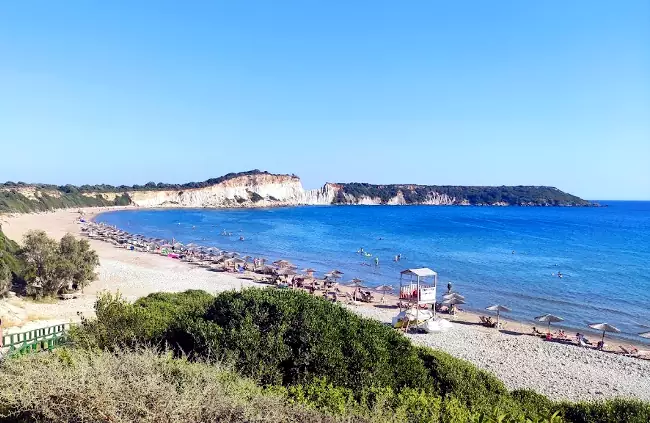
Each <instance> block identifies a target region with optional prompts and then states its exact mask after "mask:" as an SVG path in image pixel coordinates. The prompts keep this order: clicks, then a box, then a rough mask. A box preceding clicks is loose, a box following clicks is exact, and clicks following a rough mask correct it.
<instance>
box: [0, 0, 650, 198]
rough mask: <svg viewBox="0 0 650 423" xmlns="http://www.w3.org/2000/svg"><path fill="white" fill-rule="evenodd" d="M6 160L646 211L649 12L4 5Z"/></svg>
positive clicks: (102, 178) (13, 166)
mask: <svg viewBox="0 0 650 423" xmlns="http://www.w3.org/2000/svg"><path fill="white" fill-rule="evenodd" d="M0 159H1V160H0V180H13V181H18V180H22V181H26V182H48V183H56V184H62V183H75V184H82V183H112V184H122V183H124V184H133V183H146V182H148V181H150V180H154V181H164V182H187V181H192V180H204V179H207V178H210V177H216V176H220V175H222V174H224V173H227V172H231V171H243V170H249V169H253V168H259V169H266V170H269V171H272V172H280V173H296V174H298V175H299V176H301V177H302V179H303V183H304V185H305V186H306V187H308V188H312V187H316V186H319V185H321V184H322V183H324V182H326V181H341V182H345V181H365V182H374V183H390V182H409V183H410V182H412V183H424V184H457V185H465V184H466V185H503V184H506V185H509V184H516V185H519V184H525V185H528V184H533V185H553V186H557V187H558V188H560V189H563V190H566V191H569V192H572V193H574V194H577V195H580V196H582V197H584V198H588V199H650V2H648V1H647V0H638V1H635V0H621V1H611V0H606V1H598V0H585V1H573V0H572V1H565V0H561V1H560V0H557V1H550V0H549V1H521V0H513V1H499V0H494V1H479V0H474V1H462V0H461V1H431V0H428V1H389V2H382V1H368V2H364V1H334V0H327V1H308V0H302V1H295V2H288V1H281V0H273V1H267V0H260V1H257V2H251V1H245V0H237V1H223V2H217V1H182V2H181V1H160V0H156V1H114V0H111V1H101V2H100V1H89V0H82V1H70V0H66V1H56V2H55V1H45V0H44V1H29V0H21V1H5V2H2V4H0Z"/></svg>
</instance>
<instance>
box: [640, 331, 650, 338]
mask: <svg viewBox="0 0 650 423" xmlns="http://www.w3.org/2000/svg"><path fill="white" fill-rule="evenodd" d="M639 336H640V337H641V338H648V339H650V332H643V333H640V334H639Z"/></svg>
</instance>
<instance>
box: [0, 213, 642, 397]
mask: <svg viewBox="0 0 650 423" xmlns="http://www.w3.org/2000/svg"><path fill="white" fill-rule="evenodd" d="M100 211H101V210H98V209H86V210H85V213H86V217H87V218H90V217H92V216H93V215H95V214H97V213H98V212H100ZM78 216H79V214H78V212H77V209H70V210H60V211H56V212H49V213H40V214H18V215H12V216H3V217H2V222H3V224H2V229H3V231H4V233H5V234H6V235H7V236H8V237H9V238H12V239H14V240H16V241H20V240H21V239H22V236H23V235H24V233H25V232H27V231H28V230H30V229H42V230H44V231H46V232H47V233H48V235H50V236H52V237H55V238H57V239H58V238H60V237H61V236H63V235H65V234H66V233H68V232H69V233H72V234H75V235H77V236H81V235H80V225H79V224H78V223H75V220H76V218H77V217H78ZM89 241H90V243H91V245H92V247H93V248H94V249H95V250H96V251H97V253H98V255H99V257H100V262H101V266H100V267H99V269H98V275H99V277H98V279H97V280H96V281H95V282H93V283H92V284H91V285H90V286H88V287H87V288H86V289H85V290H84V293H83V294H81V295H80V296H79V297H78V298H76V299H71V300H66V301H58V302H54V303H35V302H32V301H28V300H23V299H19V298H9V299H6V300H2V301H0V317H2V319H3V321H5V322H10V325H14V326H15V328H13V330H14V331H16V330H23V329H24V328H25V327H26V326H25V325H29V326H28V327H41V326H46V325H48V324H53V323H58V322H68V321H76V320H78V319H79V316H78V312H81V313H83V315H85V316H92V314H93V305H94V302H95V299H96V296H97V294H98V293H100V292H102V291H110V292H116V291H119V292H120V293H121V294H122V295H123V296H124V297H125V298H127V299H128V300H135V299H136V298H139V297H141V296H144V295H147V294H149V293H152V292H157V291H170V292H175V291H184V290H187V289H202V290H205V291H207V292H210V293H218V292H221V291H225V290H230V289H241V288H242V287H252V286H267V285H260V284H257V283H254V282H252V281H250V280H246V279H244V278H240V277H237V276H235V275H233V274H228V273H217V272H209V271H206V270H205V269H202V268H197V267H193V266H191V265H189V264H187V263H183V262H180V261H178V260H173V259H170V258H167V257H162V256H157V255H153V254H146V253H138V252H133V251H128V250H126V249H123V248H117V247H115V246H113V245H111V244H108V243H105V242H101V241H98V240H92V239H91V240H89ZM349 307H350V308H351V309H353V310H355V311H356V312H358V313H360V314H362V315H364V316H366V317H371V318H375V319H378V320H380V321H384V322H389V321H390V319H391V318H392V317H393V316H394V315H395V314H396V313H397V310H396V309H394V308H387V307H375V306H372V305H365V304H364V305H357V306H349ZM477 321H478V319H477V316H476V315H473V314H470V313H460V315H459V316H458V317H457V322H456V323H454V324H453V328H452V329H451V330H450V331H448V332H446V333H442V334H409V335H408V336H409V337H410V338H411V339H412V340H413V342H415V343H417V344H421V345H427V346H431V347H433V348H436V349H439V350H443V351H446V352H448V353H450V354H452V355H454V356H456V357H459V358H463V359H466V360H468V361H470V362H472V363H474V364H475V365H477V366H478V367H480V368H482V369H485V370H488V371H490V372H493V373H494V374H495V375H496V376H497V377H499V378H500V379H501V380H503V381H504V382H505V384H506V385H507V386H508V387H509V388H511V389H518V388H529V389H534V390H536V391H538V392H540V393H542V394H545V395H547V396H549V397H550V398H553V399H568V400H588V399H602V398H612V397H617V396H621V397H631V398H639V399H643V400H650V361H648V360H641V359H636V358H630V357H625V356H622V355H619V354H614V353H611V352H602V351H596V350H591V349H585V348H580V347H577V346H575V345H565V344H560V343H554V342H546V341H544V340H542V339H540V338H537V337H533V336H528V335H525V333H528V332H530V327H529V326H527V325H524V324H521V323H517V322H509V323H508V325H507V329H508V330H507V331H501V332H500V331H497V330H495V329H489V328H486V327H483V326H480V325H478V324H476V322H477ZM11 330H12V329H8V330H6V331H5V332H6V333H8V332H10V331H11ZM585 332H586V333H590V332H589V331H585ZM592 333H593V332H592ZM590 338H593V339H595V338H596V335H595V333H594V334H593V335H592V336H590ZM607 343H608V347H609V348H610V349H618V345H619V344H620V345H629V344H628V343H627V342H621V341H613V340H608V342H607ZM639 349H650V348H648V347H647V346H645V347H643V346H640V348H639Z"/></svg>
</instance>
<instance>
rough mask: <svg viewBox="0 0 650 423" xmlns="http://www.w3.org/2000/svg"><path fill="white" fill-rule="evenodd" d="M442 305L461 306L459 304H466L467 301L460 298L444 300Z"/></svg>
mask: <svg viewBox="0 0 650 423" xmlns="http://www.w3.org/2000/svg"><path fill="white" fill-rule="evenodd" d="M442 303H443V304H444V305H459V304H465V301H464V300H461V299H460V298H449V299H446V300H444V301H443V302H442Z"/></svg>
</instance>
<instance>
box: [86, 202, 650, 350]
mask: <svg viewBox="0 0 650 423" xmlns="http://www.w3.org/2000/svg"><path fill="white" fill-rule="evenodd" d="M605 203H606V204H609V207H603V208H534V207H530V208H528V207H431V206H429V207H427V206H409V207H391V206H339V207H334V206H332V207H294V208H277V209H260V210H257V209H241V210H239V209H237V210H208V209H189V210H188V209H178V210H176V209H174V210H129V211H117V212H110V213H105V214H102V215H100V216H98V218H97V219H96V220H97V221H99V222H105V223H107V224H111V225H116V226H117V227H119V228H121V229H124V230H126V231H129V232H131V233H137V234H143V235H147V236H152V237H160V238H166V239H171V238H172V237H173V238H175V239H176V240H177V241H180V242H184V243H190V242H193V243H197V244H200V245H206V246H216V247H219V248H221V249H225V250H229V251H238V252H240V253H242V254H247V255H251V256H255V257H261V256H263V257H267V258H269V259H273V260H275V259H279V258H284V259H288V260H290V261H292V262H294V263H295V264H297V265H298V266H300V268H303V267H307V266H310V267H313V268H315V269H317V270H318V271H320V272H327V271H329V270H331V269H334V268H336V269H339V270H341V271H343V272H344V273H345V275H344V278H343V279H342V281H346V280H349V279H352V278H353V277H359V278H361V279H363V280H365V281H366V283H367V284H368V285H369V286H372V285H379V284H385V283H387V284H392V285H396V284H398V283H399V282H398V281H399V271H400V270H403V269H404V268H408V267H422V266H425V267H430V268H432V269H434V270H436V271H437V272H438V273H439V277H440V282H439V283H440V286H442V287H444V288H443V289H446V285H447V283H448V282H451V283H452V285H453V287H454V290H455V291H458V292H460V293H462V294H464V295H465V296H466V298H467V305H466V306H465V307H466V308H468V309H474V310H480V309H482V308H484V307H486V306H488V305H490V304H494V303H499V304H504V305H507V306H509V307H511V308H512V313H510V315H509V317H511V318H515V319H518V320H531V319H532V318H533V317H534V316H537V315H540V314H544V313H553V314H557V315H559V316H562V317H564V318H565V322H564V323H565V326H568V327H574V328H582V329H584V327H585V325H586V324H587V323H594V322H603V321H605V322H608V323H611V324H613V325H615V326H617V327H619V328H620V329H621V330H622V331H623V334H622V335H623V336H625V337H629V338H631V339H635V340H636V341H642V339H641V338H638V337H636V336H635V334H636V333H638V332H643V331H648V330H650V329H649V326H650V202H605ZM224 229H225V230H227V231H229V232H232V236H230V237H225V236H221V235H220V233H221V232H222V231H223V230H224ZM240 235H241V236H244V237H245V240H244V241H239V237H240ZM360 247H363V248H364V250H366V251H368V252H370V253H371V254H372V255H373V257H372V258H363V257H361V256H360V255H359V254H356V251H357V250H358V249H359V248H360ZM513 251H514V254H513ZM397 254H401V255H402V257H403V259H402V261H401V262H399V263H395V262H394V261H393V258H394V257H395V255H397ZM375 256H376V257H378V258H379V267H375V266H374V257H375ZM558 271H559V272H561V273H562V274H563V275H564V276H563V278H558V277H557V276H556V275H557V272H558Z"/></svg>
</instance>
